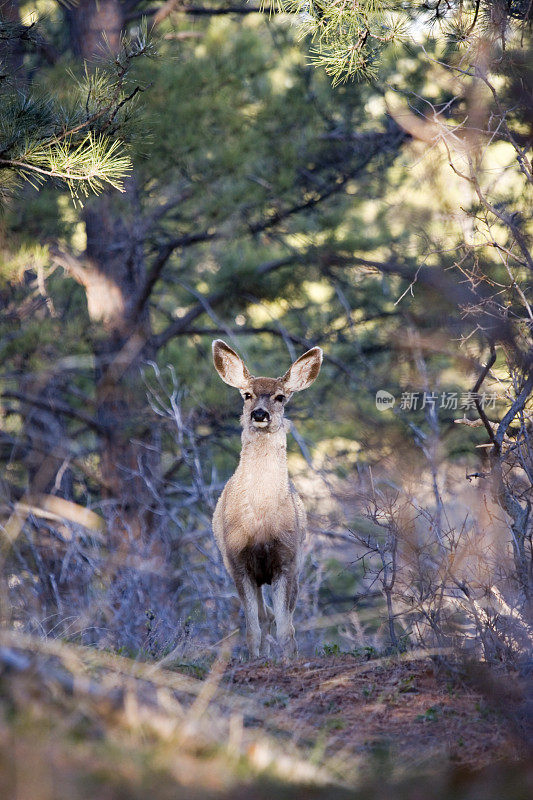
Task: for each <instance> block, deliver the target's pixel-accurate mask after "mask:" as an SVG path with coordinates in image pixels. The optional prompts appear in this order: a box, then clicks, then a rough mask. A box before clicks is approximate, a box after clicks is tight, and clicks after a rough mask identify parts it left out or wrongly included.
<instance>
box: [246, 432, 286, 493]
mask: <svg viewBox="0 0 533 800" xmlns="http://www.w3.org/2000/svg"><path fill="white" fill-rule="evenodd" d="M288 427H289V423H288V422H287V421H286V420H284V421H283V424H282V425H281V426H280V427H279V428H278V430H277V431H274V432H272V433H271V432H263V431H254V430H248V429H247V428H244V430H243V432H242V450H241V458H240V461H239V466H238V470H237V471H238V472H239V473H240V478H241V479H244V480H245V481H246V482H247V483H250V488H254V487H255V489H257V488H258V487H262V490H263V491H264V490H265V489H267V488H268V487H269V488H270V489H271V491H272V492H279V491H283V490H284V489H287V490H288V486H289V472H288V469H287V430H288Z"/></svg>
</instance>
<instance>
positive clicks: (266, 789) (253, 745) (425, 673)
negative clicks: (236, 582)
mask: <svg viewBox="0 0 533 800" xmlns="http://www.w3.org/2000/svg"><path fill="white" fill-rule="evenodd" d="M191 668H193V669H192V670H191ZM191 671H192V673H193V674H191ZM199 675H201V677H198V676H199ZM494 699H497V698H494ZM498 705H499V708H498ZM532 796H533V759H531V758H529V759H528V758H527V755H526V751H525V745H524V742H523V739H522V740H521V739H520V737H519V736H518V735H517V732H516V727H513V723H512V720H511V719H510V716H509V714H507V713H505V707H504V705H502V703H501V698H500V699H499V700H498V703H496V705H495V704H494V703H492V702H491V701H490V698H489V696H488V694H487V692H486V691H485V692H484V693H483V694H482V693H481V691H479V692H478V691H474V690H473V689H472V688H469V687H468V686H467V685H466V684H465V683H464V682H461V681H460V680H458V679H457V675H455V676H454V677H453V679H452V678H451V677H450V675H449V674H448V675H447V674H446V673H445V672H444V671H442V670H441V671H440V672H437V671H436V669H435V667H434V664H433V662H432V660H431V659H430V658H428V657H424V658H409V657H406V656H402V657H390V658H374V659H371V660H366V659H365V658H364V657H357V658H355V657H353V656H351V655H335V656H321V657H315V658H312V659H298V660H295V661H293V662H291V663H290V664H289V665H284V664H281V663H276V662H271V663H254V662H249V663H240V662H229V663H228V662H227V661H226V660H225V659H224V658H219V659H217V660H216V661H215V662H213V661H212V660H211V661H210V662H208V663H205V664H204V665H203V667H202V666H201V664H200V662H198V661H197V662H196V663H194V664H191V663H188V664H184V663H176V664H174V665H173V668H172V669H165V668H162V667H161V666H159V665H157V664H154V663H147V662H140V661H134V660H131V659H128V658H125V657H123V656H119V655H116V654H112V653H106V652H103V651H98V650H96V649H94V648H87V647H83V646H79V645H73V644H65V643H61V642H58V641H54V640H50V641H43V640H41V639H38V638H35V637H29V636H25V635H22V634H18V633H15V632H9V631H3V632H2V633H1V635H0V800H63V799H65V800H67V798H68V800H115V799H116V800H146V798H150V800H200V799H204V798H205V800H230V798H231V800H271V799H272V797H276V799H277V800H283V798H287V800H385V798H387V800H388V798H389V797H394V798H395V800H403V798H406V799H407V800H427V799H428V798H431V800H457V798H461V800H529V798H530V797H532Z"/></svg>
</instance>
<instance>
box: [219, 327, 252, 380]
mask: <svg viewBox="0 0 533 800" xmlns="http://www.w3.org/2000/svg"><path fill="white" fill-rule="evenodd" d="M213 364H214V365H215V369H216V371H217V372H218V374H219V375H220V377H221V378H222V380H223V381H224V383H227V384H228V385H229V386H233V387H234V388H235V389H239V390H240V391H242V390H243V389H244V388H246V386H247V385H248V383H249V381H250V378H251V377H252V376H251V375H250V373H249V372H248V370H247V368H246V365H245V364H244V361H243V360H242V359H241V358H239V356H238V355H237V353H236V352H235V350H232V349H231V347H229V345H227V344H226V342H223V341H222V339H215V341H214V342H213Z"/></svg>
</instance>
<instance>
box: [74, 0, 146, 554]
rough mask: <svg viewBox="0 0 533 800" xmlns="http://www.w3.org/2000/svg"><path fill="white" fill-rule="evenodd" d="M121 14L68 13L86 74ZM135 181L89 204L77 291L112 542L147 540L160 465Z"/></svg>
mask: <svg viewBox="0 0 533 800" xmlns="http://www.w3.org/2000/svg"><path fill="white" fill-rule="evenodd" d="M123 14H124V10H123V6H122V4H121V3H120V2H119V0H80V1H79V2H78V3H77V4H75V5H74V6H73V7H72V8H71V10H70V11H69V12H68V15H69V21H70V30H71V36H72V45H73V49H74V51H75V53H76V54H77V55H78V56H79V57H80V58H82V59H83V60H84V61H85V62H86V63H87V64H88V65H89V67H90V66H91V64H93V63H94V62H95V61H97V60H99V59H102V58H107V59H109V58H112V57H114V56H115V55H116V53H118V51H119V49H120V40H121V32H122V28H123V24H124V15H123ZM139 217H140V210H139V202H138V193H137V188H136V183H135V178H129V179H128V180H127V181H126V192H125V194H124V195H122V196H119V197H117V195H116V194H113V193H109V194H104V195H102V196H100V197H97V198H92V199H91V200H90V201H88V202H87V204H86V208H85V209H84V212H83V218H84V222H85V229H86V235H87V250H86V254H85V255H86V258H85V266H84V269H83V274H82V276H81V277H80V282H81V283H82V284H83V286H84V288H85V291H86V296H87V307H88V311H89V317H90V319H91V322H92V323H93V343H94V354H95V357H96V363H97V375H96V381H97V389H96V401H97V418H98V421H99V422H100V423H101V424H102V425H103V426H104V428H105V430H106V432H107V433H106V434H105V435H104V437H103V439H102V449H101V470H102V477H103V482H104V486H105V487H106V488H105V489H104V491H105V493H106V499H108V500H113V501H115V506H114V508H113V504H108V512H109V519H108V522H109V526H110V528H109V529H110V534H111V541H112V543H113V544H114V545H115V546H119V545H120V543H121V542H123V541H124V539H129V540H131V539H133V540H136V541H138V540H141V541H144V542H145V543H146V542H148V541H149V540H150V539H151V538H152V530H151V528H152V515H151V510H150V509H151V506H152V504H153V494H152V493H151V492H150V491H149V489H148V485H147V482H146V480H145V477H146V476H149V478H150V481H151V482H152V484H153V483H155V484H156V485H157V484H158V482H159V458H158V455H157V452H156V448H154V447H153V445H154V441H153V436H154V434H153V432H152V431H146V397H145V395H146V392H145V390H144V387H143V384H142V379H141V365H142V363H143V361H144V360H145V359H147V358H151V357H152V356H153V354H152V353H150V352H147V347H146V342H147V340H148V339H149V337H150V333H151V330H150V320H149V316H148V313H147V311H146V309H145V310H144V311H143V312H141V315H140V316H139V317H137V318H136V319H135V320H132V319H131V315H130V309H131V303H132V301H133V298H135V296H136V295H137V293H138V291H139V288H140V286H141V285H142V283H143V281H144V280H145V276H146V269H145V262H144V252H143V240H142V238H140V237H139V234H138V231H139V230H140V229H141V225H140V223H139Z"/></svg>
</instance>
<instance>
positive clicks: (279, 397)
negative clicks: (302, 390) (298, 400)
mask: <svg viewBox="0 0 533 800" xmlns="http://www.w3.org/2000/svg"><path fill="white" fill-rule="evenodd" d="M274 400H275V401H276V402H277V403H283V401H284V400H285V395H284V394H277V395H276V396H275V398H274Z"/></svg>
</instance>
